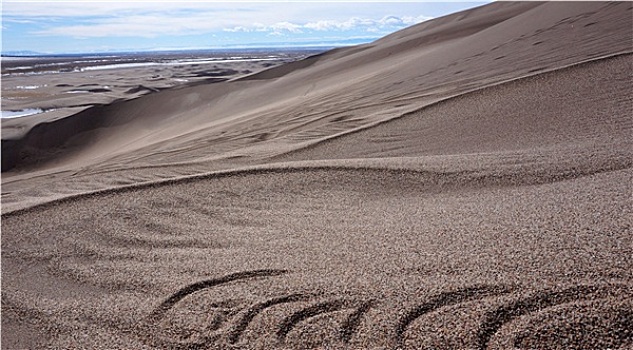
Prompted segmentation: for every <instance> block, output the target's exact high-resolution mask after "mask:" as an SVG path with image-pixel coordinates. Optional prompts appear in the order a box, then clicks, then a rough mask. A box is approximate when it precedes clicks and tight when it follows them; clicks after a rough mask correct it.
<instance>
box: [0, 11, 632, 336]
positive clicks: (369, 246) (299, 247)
mask: <svg viewBox="0 0 633 350" xmlns="http://www.w3.org/2000/svg"><path fill="white" fill-rule="evenodd" d="M632 43H633V4H630V3H626V2H621V3H603V2H600V3H598V2H582V3H568V2H552V3H494V4H491V5H487V6H483V7H480V8H476V9H473V10H470V11H466V12H461V13H457V14H454V15H451V16H447V17H444V18H439V19H436V20H433V21H429V22H425V23H422V24H420V25H417V26H414V27H411V28H408V29H405V30H403V31H400V32H397V33H394V34H392V35H390V36H387V37H385V38H383V39H381V40H378V41H376V42H374V43H371V44H367V45H363V46H359V47H353V48H345V49H338V50H334V51H331V52H328V53H325V54H322V55H320V56H315V57H312V58H309V59H308V60H307V61H305V62H303V61H302V62H296V63H294V64H291V65H288V66H282V67H277V68H274V69H272V70H269V71H265V72H262V73H259V74H256V75H253V76H250V77H247V78H245V79H241V80H238V81H231V82H226V83H220V84H213V85H210V86H196V87H191V88H187V89H180V90H174V91H164V92H160V93H156V94H152V95H149V96H146V97H143V98H139V99H136V100H132V101H128V102H122V103H115V104H113V105H110V106H106V107H102V108H100V109H98V110H88V111H85V112H82V114H80V115H76V116H73V117H70V118H73V119H70V120H68V121H66V122H64V123H62V122H60V123H50V124H46V125H44V124H42V125H41V126H39V127H36V129H34V130H33V131H32V133H31V135H32V136H30V137H29V136H27V138H25V139H24V140H22V141H20V142H21V143H20V147H22V151H20V152H21V153H19V154H17V155H16V156H17V157H18V159H21V161H22V162H23V163H19V162H18V163H16V168H15V169H14V170H12V171H10V172H7V173H4V174H3V194H2V204H3V209H2V210H3V216H2V331H3V332H2V347H3V348H38V347H53V348H139V349H141V348H146V349H206V348H210V349H310V348H332V349H421V348H422V349H424V348H433V349H508V348H515V349H537V348H538V349H590V348H598V349H606V348H610V349H619V348H622V349H624V348H630V347H633V333H632V332H631V329H633V280H632V277H631V271H632V270H633V241H632V238H631V237H633V236H632V232H631V227H632V226H633V225H632V224H633V223H632V219H631V218H632V217H633V205H632V204H633V203H632V200H631V198H632V194H633V169H632V167H633V140H632V137H631V135H633V117H632V115H633V93H632V90H633V86H632V84H633V82H632V80H631V72H632V71H633V56H632V55H631V54H632V53H633V47H632V45H633V44H632ZM95 117H99V119H98V121H96V122H95V121H90V122H88V121H89V120H94V118H95ZM91 118H92V119H91ZM67 127H72V128H74V130H75V131H78V130H80V131H81V132H80V133H79V134H73V135H71V136H69V137H67V141H63V142H62V141H61V140H59V139H56V137H55V136H54V135H56V134H55V133H54V132H55V131H58V134H57V135H60V134H63V135H68V133H69V131H68V129H66V128H67ZM36 136H37V137H36ZM37 140H46V141H45V142H44V141H37ZM38 142H42V143H41V144H39V145H38ZM40 146H42V147H40ZM44 146H46V147H44ZM42 159H47V160H48V161H46V162H45V161H42Z"/></svg>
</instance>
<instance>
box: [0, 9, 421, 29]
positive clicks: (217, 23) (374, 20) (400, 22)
mask: <svg viewBox="0 0 633 350" xmlns="http://www.w3.org/2000/svg"><path fill="white" fill-rule="evenodd" d="M369 5H370V4H367V5H366V6H365V5H364V6H362V7H361V8H359V4H349V3H342V4H335V3H296V2H290V3H270V2H262V3H240V2H236V3H218V2H187V3H185V2H149V1H140V2H139V1H135V2H120V1H101V2H68V1H65V2H42V3H23V2H5V3H4V4H3V19H4V20H5V21H6V22H7V23H9V22H12V21H13V22H19V21H23V22H26V21H30V22H40V23H46V25H41V26H40V27H39V28H38V29H33V30H32V31H31V33H33V34H36V35H39V36H67V37H74V38H102V37H147V38H155V37H159V36H164V35H197V34H209V33H213V32H218V31H224V32H227V33H238V32H244V33H247V32H259V33H267V34H269V35H270V34H273V35H290V34H294V35H297V34H302V33H306V32H314V31H362V32H371V33H376V34H377V35H380V34H385V33H388V32H392V31H395V30H398V29H401V28H404V27H406V26H409V25H412V24H415V23H418V22H421V21H423V20H426V19H429V18H430V17H426V16H417V17H415V16H409V17H406V16H404V17H402V16H401V17H399V16H384V17H380V16H376V15H375V14H377V13H380V12H382V13H383V14H384V13H385V12H384V11H385V9H389V8H393V5H385V4H383V5H382V6H383V7H382V8H381V10H379V9H378V8H372V9H371V11H373V12H367V14H369V15H362V14H363V13H364V12H363V11H366V10H367V9H369V8H370V7H371V6H369ZM366 8H367V9H366ZM351 13H355V14H359V15H355V16H350V15H349V14H351ZM370 13H371V14H370Z"/></svg>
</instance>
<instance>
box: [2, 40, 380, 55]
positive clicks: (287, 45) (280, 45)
mask: <svg viewBox="0 0 633 350" xmlns="http://www.w3.org/2000/svg"><path fill="white" fill-rule="evenodd" d="M373 40H375V38H353V39H343V40H334V41H327V40H324V41H314V42H300V43H299V42H271V43H258V44H243V45H231V46H225V47H210V48H208V49H200V48H199V47H198V48H195V49H189V48H173V49H162V48H161V49H158V50H157V49H151V48H148V49H128V50H116V51H102V52H82V53H63V52H57V53H50V52H49V53H43V52H37V51H31V50H21V51H3V52H2V53H1V54H0V55H1V56H2V57H34V56H36V57H39V56H82V55H95V54H96V55H99V54H126V53H143V52H157V51H160V52H167V51H178V52H185V51H187V52H189V51H215V50H242V49H307V48H334V47H341V46H352V45H359V44H365V43H368V42H370V41H373Z"/></svg>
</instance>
